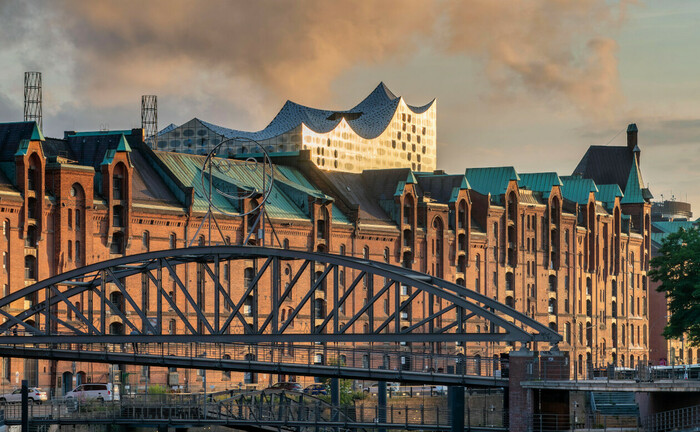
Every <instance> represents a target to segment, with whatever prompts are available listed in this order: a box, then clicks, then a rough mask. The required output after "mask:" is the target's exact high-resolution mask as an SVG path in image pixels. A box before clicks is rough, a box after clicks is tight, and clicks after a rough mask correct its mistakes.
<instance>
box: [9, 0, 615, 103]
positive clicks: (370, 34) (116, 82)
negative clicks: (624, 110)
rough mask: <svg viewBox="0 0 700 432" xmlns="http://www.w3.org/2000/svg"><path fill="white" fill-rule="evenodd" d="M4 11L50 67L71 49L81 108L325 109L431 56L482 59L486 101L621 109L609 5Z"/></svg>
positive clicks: (158, 4) (408, 3) (109, 4)
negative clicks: (346, 93)
mask: <svg viewBox="0 0 700 432" xmlns="http://www.w3.org/2000/svg"><path fill="white" fill-rule="evenodd" d="M3 4H4V5H5V6H3V7H2V9H0V13H2V15H3V16H10V15H12V16H18V17H25V18H26V19H20V20H16V21H14V22H15V23H16V24H13V26H12V27H11V29H12V30H8V31H5V32H2V33H0V38H1V39H2V40H10V39H12V38H13V37H14V36H12V35H17V34H24V35H27V32H26V30H27V29H29V28H31V29H32V30H35V31H36V32H37V34H38V37H39V39H37V41H39V42H36V43H34V46H33V48H34V50H30V51H34V52H37V53H40V54H41V53H47V52H51V53H52V56H53V57H54V58H55V57H56V56H57V54H56V53H55V52H53V51H54V45H55V44H50V43H49V44H47V43H46V41H47V39H48V38H52V39H54V40H59V39H62V40H65V41H66V43H67V45H68V46H66V47H61V49H60V55H61V57H62V62H64V63H65V62H70V63H71V66H70V68H69V69H70V71H69V73H71V74H72V75H73V80H72V83H71V85H72V86H73V91H74V92H75V93H76V94H78V95H80V96H81V97H80V98H76V99H79V100H80V99H84V100H86V104H88V103H89V104H90V105H93V106H95V107H98V108H99V107H106V106H109V105H114V104H116V105H119V104H125V103H127V102H129V101H133V100H137V99H138V97H139V96H140V95H141V94H148V93H156V94H159V95H168V94H172V95H175V94H177V95H180V96H192V97H194V98H199V99H201V98H204V97H207V96H213V97H216V98H218V99H220V100H222V99H223V100H229V101H231V100H234V99H239V100H240V99H243V100H244V101H245V102H249V101H252V100H253V99H258V100H260V99H264V98H265V96H269V95H275V96H276V97H278V96H279V95H283V96H285V97H288V98H290V99H294V100H301V101H304V102H305V103H318V102H325V99H326V98H327V96H328V92H329V88H330V83H331V82H333V80H334V79H335V78H337V77H338V76H340V75H341V74H342V73H344V72H346V71H347V70H350V69H352V68H354V67H357V66H361V65H376V64H379V63H382V62H387V61H393V62H397V63H398V64H400V63H401V62H402V61H403V60H405V59H407V58H409V57H410V56H412V55H414V54H415V53H416V52H417V51H418V50H419V49H425V48H426V47H428V49H431V50H433V51H437V52H439V53H443V54H445V55H448V56H454V55H468V56H476V57H477V58H480V59H482V61H483V67H484V69H485V71H486V73H487V76H488V77H489V79H490V81H491V82H492V84H493V86H492V88H491V89H490V90H491V91H492V92H494V93H499V92H502V91H510V92H516V93H517V92H521V91H522V90H523V89H524V90H525V92H526V93H531V94H535V95H537V96H545V97H547V98H551V99H553V100H555V101H557V103H561V104H565V105H573V106H574V107H576V108H577V109H578V110H579V111H580V112H582V113H584V114H585V115H588V116H592V117H601V116H603V117H604V116H607V115H608V114H609V113H610V112H611V111H612V110H614V109H615V107H616V106H617V105H619V104H620V103H621V101H622V97H621V92H620V87H619V82H618V77H617V59H616V49H617V47H616V44H615V42H614V41H613V40H612V39H610V38H609V37H608V36H606V35H605V30H606V29H608V28H610V27H614V26H615V25H616V19H615V18H614V14H613V10H614V8H615V7H614V6H611V5H609V4H608V2H606V1H605V0H581V1H575V2H572V1H564V0H549V1H545V0H531V1H519V0H514V1H508V2H499V1H490V0H471V1H464V2H462V1H456V0H455V1H449V0H434V1H422V0H400V1H399V0H387V1H376V2H375V1H364V0H347V1H343V2H328V1H314V0H300V1H294V2H291V1H289V2H279V1H271V0H262V1H254V2H251V1H236V2H231V1H222V0H211V1H207V2H195V1H192V0H168V1H147V2H144V1H142V0H123V1H106V0H95V1H90V2H84V1H78V0H59V1H51V2H43V3H40V4H39V5H40V7H37V6H36V5H35V6H34V7H32V8H29V7H27V6H24V3H23V2H19V1H8V2H6V3H3ZM29 18H31V19H29ZM37 23H39V24H37ZM591 23H596V24H591ZM37 25H39V26H40V28H37ZM42 29H43V30H42ZM59 33H60V36H59V35H58V34H59ZM32 36H33V37H34V34H32ZM44 68H46V65H44ZM440 73H441V71H435V75H436V76H435V77H427V79H438V77H439V75H440ZM455 73H458V71H455Z"/></svg>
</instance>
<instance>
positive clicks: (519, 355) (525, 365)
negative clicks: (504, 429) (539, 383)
mask: <svg viewBox="0 0 700 432" xmlns="http://www.w3.org/2000/svg"><path fill="white" fill-rule="evenodd" d="M534 358H535V353H533V352H532V351H529V350H522V349H521V350H518V351H511V352H510V355H509V362H508V423H509V424H508V429H509V430H510V431H511V432H527V431H528V429H529V423H530V419H531V418H532V415H533V414H534V413H535V406H534V402H533V394H532V390H531V389H527V388H523V387H522V386H521V383H522V382H523V381H526V380H527V379H528V377H529V373H528V372H531V369H532V363H533V360H534ZM528 369H529V370H528Z"/></svg>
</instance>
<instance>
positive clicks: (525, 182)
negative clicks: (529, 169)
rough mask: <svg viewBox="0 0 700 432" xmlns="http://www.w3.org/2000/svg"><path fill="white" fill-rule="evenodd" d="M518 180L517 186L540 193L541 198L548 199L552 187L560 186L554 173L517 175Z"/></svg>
mask: <svg viewBox="0 0 700 432" xmlns="http://www.w3.org/2000/svg"><path fill="white" fill-rule="evenodd" d="M518 175H519V176H520V180H519V181H518V186H520V187H521V188H525V189H529V190H531V191H534V192H541V193H542V197H543V198H549V194H550V193H551V192H552V187H554V186H562V185H563V183H562V182H561V179H560V178H559V175H558V174H557V173H555V172H542V173H525V174H518Z"/></svg>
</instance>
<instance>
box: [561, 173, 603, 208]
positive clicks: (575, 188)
mask: <svg viewBox="0 0 700 432" xmlns="http://www.w3.org/2000/svg"><path fill="white" fill-rule="evenodd" d="M560 178H561V181H562V182H563V183H564V185H563V186H562V187H561V194H562V195H563V196H564V198H566V199H568V200H569V201H574V202H576V203H578V204H587V203H588V196H589V194H590V193H591V192H598V187H597V186H596V184H595V182H594V181H593V180H591V179H585V178H581V177H578V176H563V177H560Z"/></svg>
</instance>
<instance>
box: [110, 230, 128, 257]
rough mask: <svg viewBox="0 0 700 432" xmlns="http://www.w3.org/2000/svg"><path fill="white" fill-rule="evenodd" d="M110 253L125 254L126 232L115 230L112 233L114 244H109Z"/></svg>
mask: <svg viewBox="0 0 700 432" xmlns="http://www.w3.org/2000/svg"><path fill="white" fill-rule="evenodd" d="M109 253H111V254H123V253H124V233H121V232H115V233H114V235H112V244H111V245H110V246H109Z"/></svg>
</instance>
